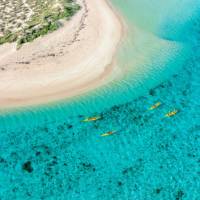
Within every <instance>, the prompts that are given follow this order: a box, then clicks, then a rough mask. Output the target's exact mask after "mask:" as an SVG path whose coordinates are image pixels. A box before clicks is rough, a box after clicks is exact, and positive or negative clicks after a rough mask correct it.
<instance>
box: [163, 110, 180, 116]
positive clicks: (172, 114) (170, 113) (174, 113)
mask: <svg viewBox="0 0 200 200" xmlns="http://www.w3.org/2000/svg"><path fill="white" fill-rule="evenodd" d="M177 113H178V110H173V111H171V112H168V113H167V114H166V115H165V117H172V116H174V115H176V114H177Z"/></svg>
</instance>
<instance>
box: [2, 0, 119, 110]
mask: <svg viewBox="0 0 200 200" xmlns="http://www.w3.org/2000/svg"><path fill="white" fill-rule="evenodd" d="M77 2H78V3H79V4H80V5H81V7H82V8H81V10H80V11H79V12H78V13H77V14H76V15H75V16H74V17H72V19H71V20H70V21H62V24H63V25H62V27H61V28H59V29H58V30H57V31H55V32H53V33H50V34H48V35H46V36H44V37H40V38H38V39H36V40H34V41H33V42H31V43H27V44H25V45H23V46H22V47H21V48H20V49H19V50H16V48H15V44H5V45H1V46H0V54H1V55H0V79H1V82H0V94H1V95H0V108H7V107H18V106H27V105H33V104H43V103H48V102H51V101H55V100H59V99H65V98H70V97H73V96H76V95H79V94H82V93H85V92H88V91H89V90H92V89H94V88H96V87H98V86H100V85H102V84H105V83H106V82H107V81H108V80H109V78H108V77H110V76H111V74H113V72H114V71H115V70H114V68H115V67H114V65H113V60H114V56H115V53H116V49H117V46H118V44H119V41H120V38H121V35H122V25H121V23H120V20H119V17H118V16H117V15H116V13H115V12H114V11H113V9H112V8H111V6H110V5H109V3H108V2H107V1H106V0H100V1H99V0H93V1H91V0H78V1H77Z"/></svg>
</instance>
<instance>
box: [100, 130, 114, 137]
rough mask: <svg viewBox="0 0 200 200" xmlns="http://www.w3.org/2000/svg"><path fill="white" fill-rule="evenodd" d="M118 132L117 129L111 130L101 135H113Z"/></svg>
mask: <svg viewBox="0 0 200 200" xmlns="http://www.w3.org/2000/svg"><path fill="white" fill-rule="evenodd" d="M116 132H117V131H109V132H106V133H103V134H101V137H106V136H109V135H112V134H113V133H116Z"/></svg>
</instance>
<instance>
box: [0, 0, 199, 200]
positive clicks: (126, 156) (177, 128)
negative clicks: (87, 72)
mask: <svg viewBox="0 0 200 200" xmlns="http://www.w3.org/2000/svg"><path fill="white" fill-rule="evenodd" d="M112 4H113V6H114V8H115V9H116V10H117V11H118V12H119V13H121V14H122V16H123V17H124V20H125V22H126V24H127V27H128V32H127V35H126V36H125V37H124V39H123V41H122V44H121V46H120V48H119V51H118V52H117V65H119V68H120V69H121V70H122V72H123V76H122V77H120V78H119V79H118V80H114V81H112V82H111V83H110V84H108V85H106V86H102V87H101V88H99V89H97V90H95V91H93V92H90V93H89V94H85V95H83V96H80V97H76V98H75V99H73V100H70V101H62V102H59V103H55V104H53V105H49V106H43V107H39V108H31V107H30V108H26V109H24V110H23V111H19V112H15V113H7V114H3V113H2V115H1V116H0V141H1V143H0V199H2V200H13V199H19V200H21V199H22V200H24V199H28V200H29V199H30V200H32V199H34V200H35V199H47V200H55V199H56V200H57V199H58V200H68V199H69V200H79V199H83V200H85V199H87V200H93V199H94V200H107V199H109V200H123V199H124V200H151V199H152V200H154V199H155V200H156V199H160V200H183V199H187V200H199V199H200V192H199V191H200V100H199V95H200V79H199V77H200V1H198V0H182V1H179V0H169V1H164V0H160V1H157V0H148V1H147V0H126V1H125V0H124V1H121V0H112ZM158 101H159V102H161V103H162V104H161V106H160V107H158V108H157V109H155V110H152V111H150V110H148V108H149V107H150V106H151V105H153V104H155V103H156V102H158ZM173 109H177V110H178V111H179V112H178V113H177V115H175V116H173V117H171V118H166V117H164V115H165V114H166V113H168V112H169V111H172V110H173ZM95 115H100V116H101V119H100V120H97V121H94V122H89V123H83V122H81V120H82V119H84V118H85V117H88V116H95ZM111 130H117V132H116V133H115V134H113V135H110V136H109V137H100V135H101V134H102V133H104V132H107V131H111Z"/></svg>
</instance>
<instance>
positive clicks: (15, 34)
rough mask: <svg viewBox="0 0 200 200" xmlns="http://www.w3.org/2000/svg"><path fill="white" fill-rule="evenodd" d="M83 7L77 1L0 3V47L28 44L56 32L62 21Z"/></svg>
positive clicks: (5, 0) (52, 0)
mask: <svg viewBox="0 0 200 200" xmlns="http://www.w3.org/2000/svg"><path fill="white" fill-rule="evenodd" d="M79 9H80V6H79V5H78V4H77V3H76V2H75V1H74V0H14V1H12V2H9V1H7V0H2V1H0V45H1V44H4V43H8V42H9V43H11V42H17V47H18V48H19V47H20V46H21V45H22V44H24V43H26V42H31V41H33V40H34V39H36V38H38V37H40V36H43V35H45V34H47V33H49V32H52V31H55V30H57V29H58V28H59V27H60V26H61V23H60V20H61V19H66V20H68V19H70V18H71V17H72V16H73V15H74V14H75V13H76V12H77V11H78V10H79Z"/></svg>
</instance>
